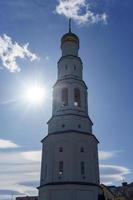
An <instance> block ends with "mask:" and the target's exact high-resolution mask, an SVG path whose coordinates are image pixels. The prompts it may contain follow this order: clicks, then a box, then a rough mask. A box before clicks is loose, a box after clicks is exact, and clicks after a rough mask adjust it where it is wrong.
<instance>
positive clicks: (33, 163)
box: [0, 151, 41, 200]
mask: <svg viewBox="0 0 133 200" xmlns="http://www.w3.org/2000/svg"><path fill="white" fill-rule="evenodd" d="M39 152H41V151H24V152H22V151H12V152H7V151H6V152H5V151H4V152H0V177H1V181H0V189H1V190H0V199H2V200H3V199H5V198H6V199H8V198H9V196H10V194H9V191H10V190H11V191H17V192H18V193H23V194H25V195H37V189H36V187H34V186H35V184H32V183H39V178H40V162H39V161H40V160H39V158H38V154H39ZM36 156H37V157H36ZM30 157H31V158H32V159H31V158H30ZM22 183H25V184H22ZM30 183H31V184H30ZM38 185H39V184H38ZM38 185H37V186H38ZM3 191H5V192H4V198H3ZM6 195H7V196H6ZM14 195H15V193H14Z"/></svg>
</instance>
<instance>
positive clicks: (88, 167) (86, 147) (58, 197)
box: [38, 27, 99, 200]
mask: <svg viewBox="0 0 133 200" xmlns="http://www.w3.org/2000/svg"><path fill="white" fill-rule="evenodd" d="M78 50H79V38H78V36H77V35H75V34H74V33H72V32H71V27H69V32H68V33H66V34H65V35H63V37H62V38H61V51H62V56H61V58H60V59H59V61H58V78H57V82H56V83H55V85H54V87H53V107H52V117H51V119H50V120H49V121H48V135H47V136H46V137H45V138H44V139H43V140H42V144H43V147H42V163H41V180H40V186H39V187H38V189H39V200H98V193H99V164H98V148H97V145H98V140H97V138H96V137H95V136H94V135H93V133H92V125H93V123H92V121H91V119H90V117H89V115H88V100H87V98H88V97H87V86H86V84H85V82H84V81H83V78H82V72H83V64H82V60H81V58H80V57H79V55H78Z"/></svg>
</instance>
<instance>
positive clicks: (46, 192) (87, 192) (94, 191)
mask: <svg viewBox="0 0 133 200" xmlns="http://www.w3.org/2000/svg"><path fill="white" fill-rule="evenodd" d="M98 194H99V186H98V185H93V184H86V183H63V182H62V183H55V184H47V185H44V186H41V187H39V200H98Z"/></svg>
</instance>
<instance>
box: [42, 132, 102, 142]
mask: <svg viewBox="0 0 133 200" xmlns="http://www.w3.org/2000/svg"><path fill="white" fill-rule="evenodd" d="M66 133H67V134H75V133H76V134H82V135H83V134H84V135H88V136H92V137H93V138H94V139H95V140H96V141H97V143H99V141H98V139H97V138H96V136H95V135H93V134H92V133H88V132H83V131H76V130H66V131H57V132H56V131H55V132H52V133H48V135H47V136H46V137H44V138H43V139H42V140H41V142H43V141H44V140H45V139H47V138H48V137H49V136H52V135H57V134H66Z"/></svg>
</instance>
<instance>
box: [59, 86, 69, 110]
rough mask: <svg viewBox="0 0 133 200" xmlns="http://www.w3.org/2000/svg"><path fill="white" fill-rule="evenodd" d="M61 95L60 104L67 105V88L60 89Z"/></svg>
mask: <svg viewBox="0 0 133 200" xmlns="http://www.w3.org/2000/svg"><path fill="white" fill-rule="evenodd" d="M61 96H62V97H61V98H62V105H63V106H67V105H68V89H67V88H63V89H62V94H61Z"/></svg>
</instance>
